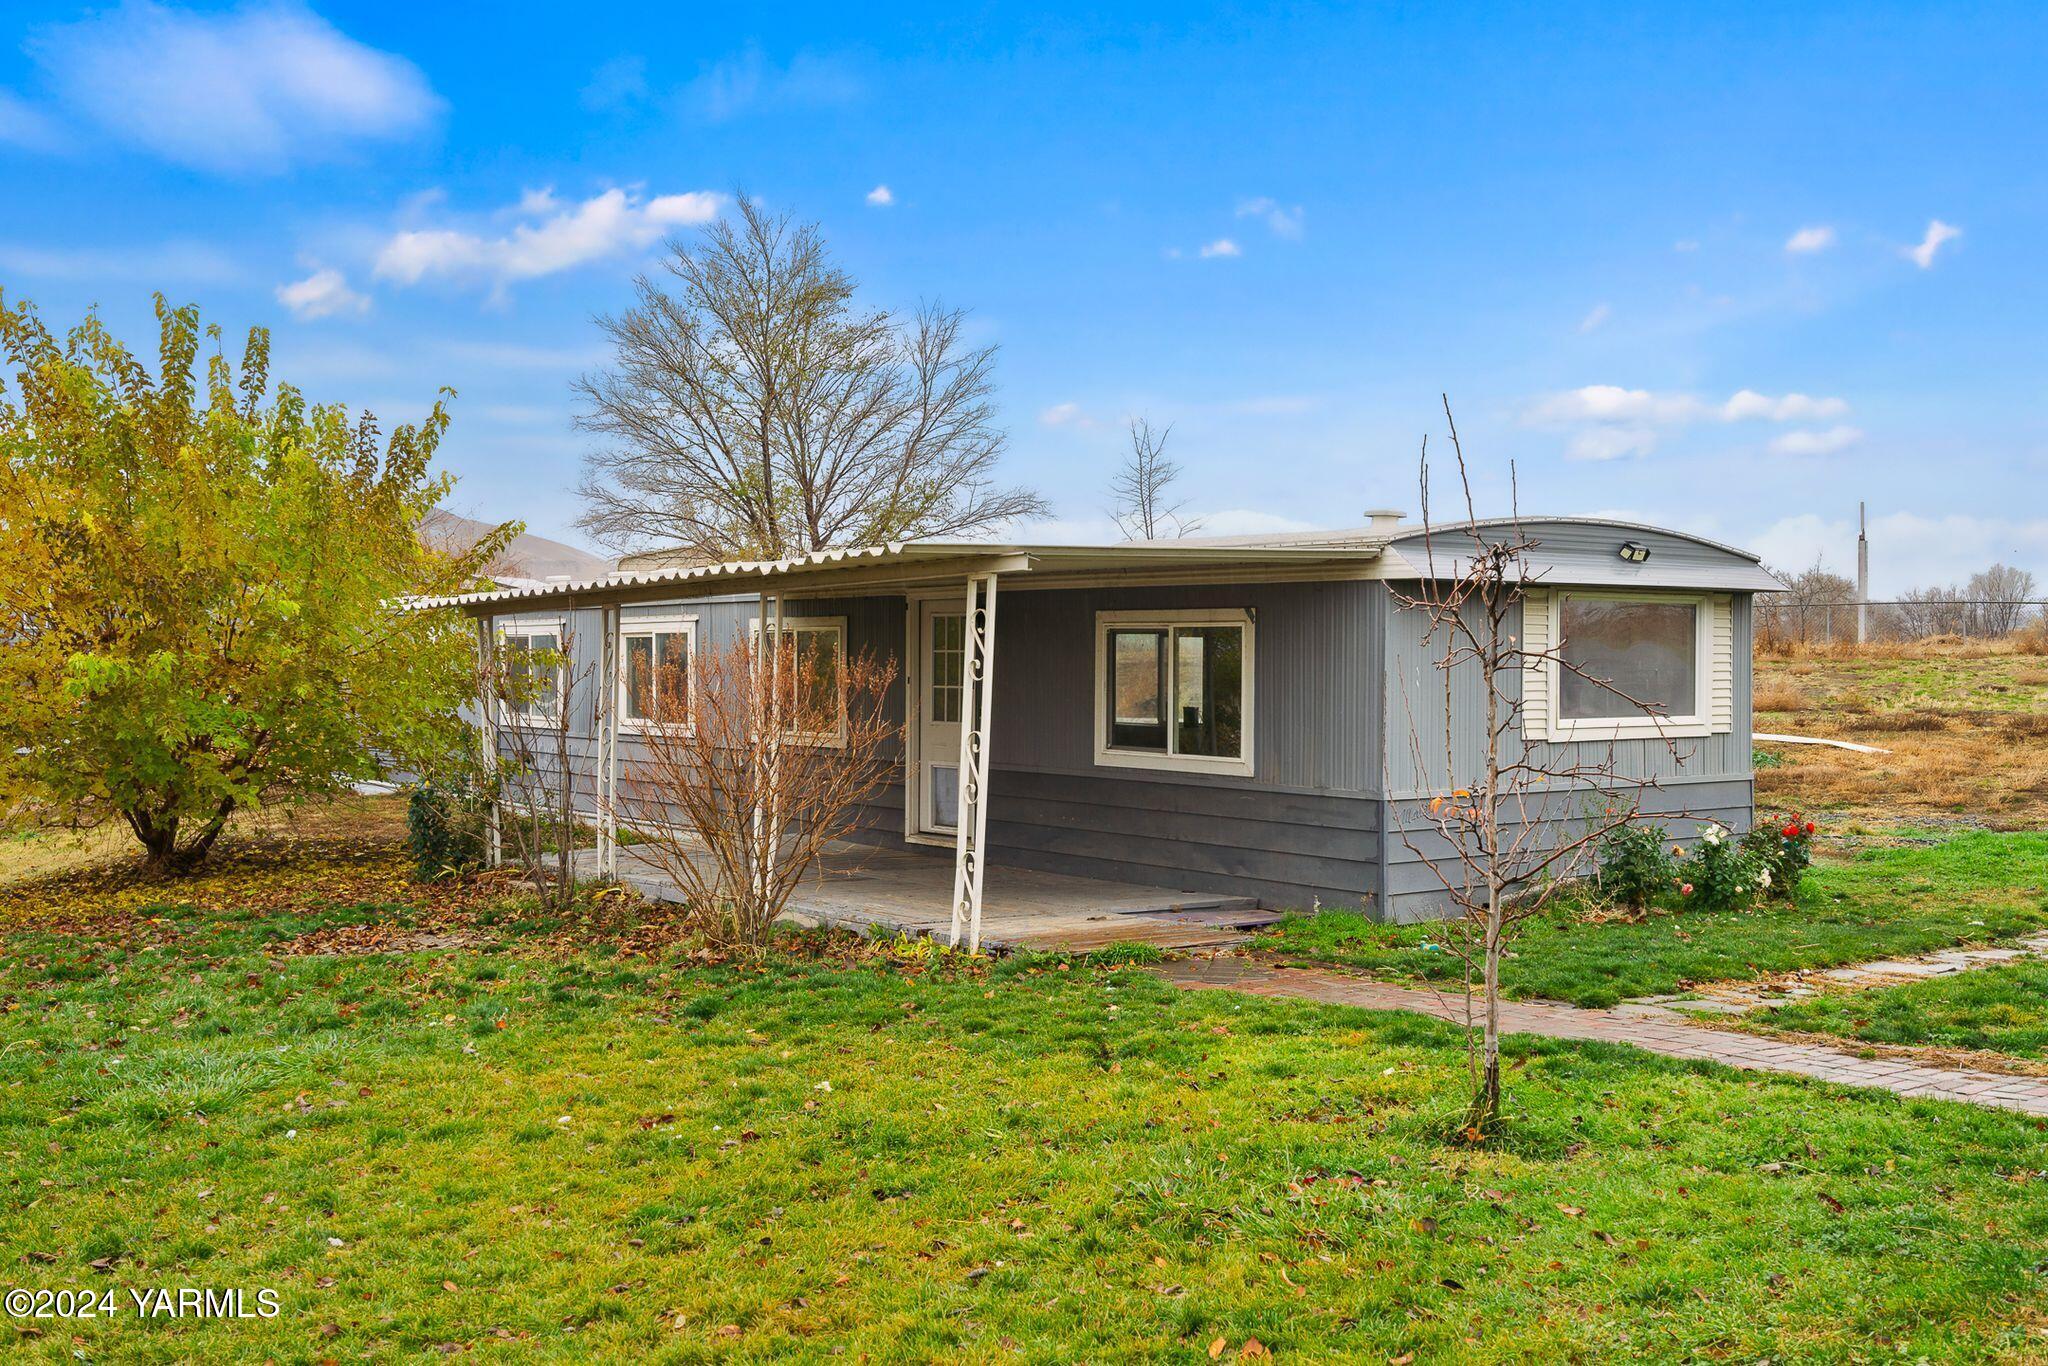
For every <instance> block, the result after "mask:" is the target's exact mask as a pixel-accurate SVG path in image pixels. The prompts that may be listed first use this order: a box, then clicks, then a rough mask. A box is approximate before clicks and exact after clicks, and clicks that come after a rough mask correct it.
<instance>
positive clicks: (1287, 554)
mask: <svg viewBox="0 0 2048 1366" xmlns="http://www.w3.org/2000/svg"><path fill="white" fill-rule="evenodd" d="M1379 553H1380V550H1379V547H1378V546H1377V545H1373V546H1362V545H1338V546H1310V545H1267V544H1257V543H1246V544H1241V545H1239V544H1217V543H1208V544H1190V543H1182V542H1174V541H1134V542H1126V543H1123V544H1119V545H1018V544H1001V543H991V542H985V541H892V542H890V543H888V544H886V545H874V546H847V547H843V548H839V549H833V550H815V551H812V552H810V553H809V554H806V555H797V556H793V557H791V558H789V559H783V560H733V561H728V562H726V563H724V564H698V565H679V566H677V567H675V568H673V569H656V570H640V571H632V570H627V571H620V572H615V573H612V574H609V575H607V576H605V577H604V578H599V579H587V580H584V581H582V582H578V583H551V584H545V585H538V586H533V587H519V588H508V589H502V590H500V591H497V592H490V593H463V594H457V595H453V596H448V597H439V598H421V599H416V600H415V601H414V602H413V604H412V605H413V606H415V607H463V608H470V607H485V606H497V605H499V604H514V603H517V604H523V605H527V606H539V605H542V604H545V603H554V602H560V601H562V600H564V599H568V598H601V597H605V596H607V595H611V594H615V593H617V592H619V591H620V590H622V589H634V590H637V589H643V588H661V587H671V586H685V585H688V586H694V587H702V586H707V585H711V584H721V585H727V586H732V587H739V586H742V585H746V584H750V583H760V584H764V585H765V584H766V583H768V582H771V581H773V580H776V579H782V578H788V577H790V576H792V575H797V574H810V573H815V572H818V571H833V570H846V571H849V572H850V571H854V570H859V569H865V568H870V567H877V566H884V565H890V564H906V565H908V564H915V563H917V562H919V561H941V560H963V561H966V560H982V559H1020V558H1021V559H1026V560H1029V561H1031V566H1032V567H1033V568H1036V567H1039V566H1041V565H1042V566H1043V567H1045V568H1047V569H1052V568H1059V569H1067V570H1072V569H1090V568H1101V569H1130V568H1137V567H1140V566H1145V565H1173V566H1179V567H1184V568H1185V567H1194V566H1200V565H1228V564H1265V565H1280V564H1303V563H1308V564H1314V563H1319V562H1325V561H1331V562H1336V561H1359V560H1370V559H1373V558H1375V557H1376V556H1378V554H1379Z"/></svg>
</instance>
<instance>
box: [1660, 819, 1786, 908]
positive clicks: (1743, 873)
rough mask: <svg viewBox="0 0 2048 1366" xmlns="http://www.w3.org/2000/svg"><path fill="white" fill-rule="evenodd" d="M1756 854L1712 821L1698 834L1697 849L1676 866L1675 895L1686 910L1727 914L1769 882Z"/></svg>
mask: <svg viewBox="0 0 2048 1366" xmlns="http://www.w3.org/2000/svg"><path fill="white" fill-rule="evenodd" d="M1763 871H1764V864H1763V861H1762V860H1761V859H1759V858H1758V857H1757V856H1756V854H1755V853H1754V852H1753V851H1752V850H1750V849H1746V848H1744V847H1743V846H1742V844H1740V843H1739V842H1737V841H1735V840H1733V839H1730V838H1729V837H1728V831H1727V829H1726V828H1724V827H1722V826H1719V825H1715V824H1714V823H1712V822H1711V821H1710V822H1708V823H1707V825H1706V826H1705V827H1703V828H1702V829H1701V831H1700V842H1699V847H1698V848H1696V849H1694V850H1693V852H1692V856H1691V857H1690V858H1688V859H1686V860H1685V861H1684V862H1683V863H1680V864H1679V865H1678V873H1677V877H1678V895H1679V898H1680V899H1681V901H1682V902H1683V903H1684V904H1685V905H1686V906H1689V907H1697V908H1698V909H1700V910H1703V911H1728V910H1734V909H1735V908H1736V907H1738V906H1747V905H1749V904H1750V903H1751V902H1752V901H1754V900H1755V899H1756V898H1757V897H1758V896H1760V895H1761V894H1762V892H1763V890H1764V886H1765V884H1766V882H1767V881H1768V879H1765V878H1763V877H1761V876H1760V874H1762V873H1763Z"/></svg>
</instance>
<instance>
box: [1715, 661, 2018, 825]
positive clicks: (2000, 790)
mask: <svg viewBox="0 0 2048 1366" xmlns="http://www.w3.org/2000/svg"><path fill="white" fill-rule="evenodd" d="M1756 728H1757V729H1758V730H1759V731H1765V732H1774V733H1777V734H1790V735H1811V736H1817V737H1822V738H1826V739H1834V740H1854V741H1857V742H1859V743H1862V744H1867V745H1877V746H1880V747H1882V748H1883V749H1885V750H1887V751H1889V753H1885V754H1855V753H1851V752H1849V751H1847V750H1838V749H1833V748H1828V747H1824V746H1807V745H1760V746H1758V749H1759V751H1760V752H1761V754H1762V755H1763V756H1765V762H1766V763H1770V761H1771V760H1777V761H1778V762H1776V763H1771V764H1770V766H1769V767H1763V766H1759V768H1758V771H1757V802H1758V805H1759V806H1782V807H1795V808H1799V809H1801V810H1808V811H1818V812H1832V813H1837V814H1839V815H1842V816H1846V817H1849V818H1850V819H1851V820H1852V821H1853V822H1856V823H1865V824H1877V823H1887V824H1896V823H1898V822H1900V821H1902V820H1903V821H1906V822H1908V823H1913V824H1934V825H1977V826H1985V827H1989V828H1991V829H1995V830H2037V829H2041V828H2042V827H2044V826H2048V640H2043V639H2041V638H2039V637H2038V636H2036V637H2033V638H2027V637H2022V638H2020V639H2017V640H2014V641H2010V642H1982V641H1978V642H1954V641H1940V640H1936V641H1924V642H1915V643H1912V644H1883V645H1874V646H1867V647H1864V648H1862V649H1858V648H1856V647H1854V646H1838V647H1833V648H1822V649H1804V650H1797V651H1795V652H1793V653H1789V654H1772V655H1763V654H1759V655H1758V657H1757V661H1756ZM1831 824H1832V822H1831Z"/></svg>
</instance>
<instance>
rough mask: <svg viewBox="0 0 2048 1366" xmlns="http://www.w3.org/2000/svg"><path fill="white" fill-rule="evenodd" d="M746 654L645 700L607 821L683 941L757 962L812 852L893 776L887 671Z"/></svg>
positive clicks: (702, 666) (713, 662)
mask: <svg viewBox="0 0 2048 1366" xmlns="http://www.w3.org/2000/svg"><path fill="white" fill-rule="evenodd" d="M799 639H800V637H798V636H796V635H794V634H792V636H791V638H790V640H789V642H788V643H786V644H785V645H783V646H782V648H781V649H780V650H779V651H764V650H757V649H756V648H755V647H754V646H753V645H752V643H750V642H748V641H737V642H735V643H733V644H731V645H727V646H722V647H718V648H712V649H706V650H704V651H702V652H701V653H700V654H699V655H698V658H697V667H696V677H695V679H694V687H691V686H689V685H688V684H682V685H680V686H679V685H678V683H676V682H670V683H667V684H665V685H663V686H659V687H657V688H655V689H654V694H655V703H654V706H653V711H654V712H655V721H654V724H652V725H650V726H649V727H648V729H647V730H646V731H645V732H644V733H643V735H642V737H641V738H642V741H643V744H642V746H641V752H642V756H643V757H642V758H640V759H639V760H637V761H635V762H634V763H632V764H630V765H628V766H627V768H626V770H625V772H624V774H623V778H624V784H623V786H624V792H625V798H624V802H623V808H624V809H623V810H622V811H621V813H620V819H621V820H622V821H627V822H630V823H631V824H633V825H634V826H635V827H637V828H638V829H639V830H641V831H642V832H643V833H644V834H645V836H646V838H645V841H644V842H643V843H642V844H641V845H640V846H639V849H640V852H641V853H643V854H644V855H646V856H648V857H650V858H651V859H652V860H653V861H654V862H655V863H656V864H658V865H659V866H660V867H661V869H662V871H664V872H665V873H667V874H668V875H669V877H671V878H672V879H674V881H675V883H676V885H677V886H678V887H680V888H682V889H683V891H684V893H685V896H686V899H687V902H688V905H689V908H690V914H691V919H692V922H693V928H695V929H696V930H697V931H698V932H699V933H701V934H702V935H704V936H705V937H706V938H707V939H709V940H711V941H712V942H713V943H716V944H720V945H725V946H728V947H733V948H744V949H749V950H758V949H760V948H761V947H763V946H764V945H765V944H766V943H767V939H768V932H769V930H770V928H771V927H772V926H773V925H774V924H775V921H776V920H777V919H778V918H779V917H780V916H781V915H782V912H783V910H784V909H785V908H786V907H787V906H788V904H789V899H790V897H791V895H793V894H794V893H795V891H796V889H797V886H798V884H800V883H801V882H802V881H803V879H804V878H805V877H806V876H807V875H808V874H809V873H810V872H811V870H812V869H813V868H814V867H815V866H816V865H817V863H818V860H819V858H820V857H821V856H822V855H823V854H824V852H825V849H826V846H827V845H829V844H831V843H832V842H833V841H835V840H837V839H839V838H840V837H841V836H842V835H844V834H845V833H846V831H847V829H848V828H849V826H850V825H851V823H852V822H853V821H854V820H855V819H856V818H857V817H858V815H859V812H860V809H861V808H862V807H863V806H864V805H865V804H866V803H867V802H868V801H869V800H870V799H871V798H872V797H873V796H874V795H875V794H876V793H877V792H878V791H880V790H881V788H882V787H883V786H885V785H886V784H887V783H888V781H889V778H890V776H891V775H892V774H893V773H894V772H895V771H896V764H897V762H898V756H899V752H900V751H899V745H900V743H901V739H902V731H903V728H902V726H901V725H900V724H898V723H896V722H894V721H891V720H890V719H889V718H888V715H887V709H886V706H885V699H886V698H887V696H888V692H889V688H890V686H891V685H892V684H893V683H894V682H895V679H896V666H895V664H894V662H893V661H889V660H881V659H877V658H875V657H873V656H865V655H864V656H860V657H856V658H853V659H850V660H847V659H841V658H839V657H838V656H837V655H836V653H834V652H832V651H831V649H830V647H829V646H828V647H823V648H821V649H820V650H818V651H817V652H815V653H812V654H808V655H806V654H800V653H799V652H798V645H797V642H798V640H799ZM663 667H664V668H666V669H675V668H676V667H677V666H675V665H664V666H663Z"/></svg>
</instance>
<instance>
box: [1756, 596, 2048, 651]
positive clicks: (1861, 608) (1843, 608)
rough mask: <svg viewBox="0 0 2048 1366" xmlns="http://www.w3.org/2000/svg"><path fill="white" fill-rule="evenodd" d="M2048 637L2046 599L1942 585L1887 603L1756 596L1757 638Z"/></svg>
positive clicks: (1821, 641) (1766, 642) (1775, 642)
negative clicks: (1957, 591) (1974, 593)
mask: <svg viewBox="0 0 2048 1366" xmlns="http://www.w3.org/2000/svg"><path fill="white" fill-rule="evenodd" d="M2028 632H2034V633H2042V634H2043V635H2044V638H2048V598H1965V597H1961V596H1954V595H1950V594H1947V593H1944V592H1941V591H1939V590H1936V591H1934V592H1930V593H1926V594H1922V595H1919V596H1916V597H1910V598H1894V599H1891V600H1889V601H1885V602H1865V603H1857V602H1799V601H1790V600H1788V599H1787V597H1786V595H1785V594H1782V593H1759V594H1757V597H1756V642H1757V645H1758V647H1759V648H1762V649H1771V648H1777V647H1783V646H1786V645H1791V644H1799V645H1836V644H1854V643H1856V642H1857V641H1859V640H1864V641H1912V640H1931V639H1933V638H1934V637H1937V636H1943V637H1954V638H1956V639H1961V640H1979V641H1990V640H2003V639H2005V638H2007V637H2009V636H2015V635H2020V634H2023V633H2028Z"/></svg>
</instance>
